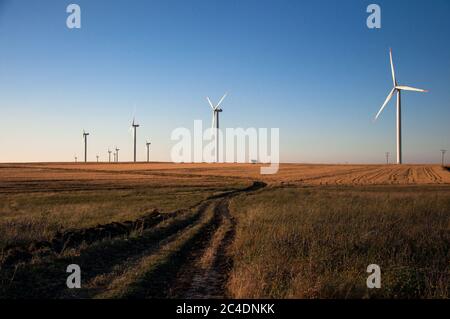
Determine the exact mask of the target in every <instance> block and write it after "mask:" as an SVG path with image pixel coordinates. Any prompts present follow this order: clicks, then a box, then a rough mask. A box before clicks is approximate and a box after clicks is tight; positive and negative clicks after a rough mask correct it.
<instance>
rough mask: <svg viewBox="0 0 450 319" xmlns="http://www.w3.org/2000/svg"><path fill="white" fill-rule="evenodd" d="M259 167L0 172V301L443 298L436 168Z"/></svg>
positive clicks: (445, 278)
mask: <svg viewBox="0 0 450 319" xmlns="http://www.w3.org/2000/svg"><path fill="white" fill-rule="evenodd" d="M259 169H260V165H258V164H172V163H136V164H134V163H120V164H117V163H114V164H106V163H98V164H97V163H88V164H84V163H29V164H0V267H1V268H0V298H37V297H41V298H155V297H159V298H172V297H183V298H214V297H234V298H261V297H264V298H448V296H449V284H448V283H449V282H450V272H449V267H448V266H449V262H450V252H449V247H450V172H449V170H448V169H446V168H443V167H441V166H438V165H401V166H397V165H318V164H281V165H280V169H279V172H278V173H277V174H274V175H260V171H259ZM255 182H257V183H255ZM71 263H75V264H79V265H80V267H81V269H82V271H83V286H82V289H76V290H69V289H67V287H66V286H65V280H66V276H67V274H66V272H65V267H66V266H67V265H68V264H71ZM372 263H375V264H379V265H380V267H381V269H382V288H381V289H367V287H366V283H365V280H366V278H367V276H368V274H367V273H366V267H367V265H369V264H372Z"/></svg>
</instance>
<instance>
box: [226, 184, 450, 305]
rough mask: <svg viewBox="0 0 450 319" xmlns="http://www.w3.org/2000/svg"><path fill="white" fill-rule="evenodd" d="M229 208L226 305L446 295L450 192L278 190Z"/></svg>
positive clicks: (241, 200)
mask: <svg viewBox="0 0 450 319" xmlns="http://www.w3.org/2000/svg"><path fill="white" fill-rule="evenodd" d="M231 207H232V211H233V212H234V214H235V216H236V219H237V220H238V228H237V236H236V240H235V243H234V248H233V254H234V256H235V264H234V269H233V271H232V273H231V279H230V282H229V290H230V293H231V295H232V297H236V298H368V297H383V298H404V297H407V298H448V297H449V289H450V286H449V283H450V272H449V267H448V266H449V261H450V250H449V249H450V188H445V189H442V188H424V187H421V188H417V187H413V188H404V187H402V188H398V187H397V188H394V187H372V188H360V189H355V188H275V189H268V190H264V191H262V192H261V193H259V194H255V195H252V196H249V197H247V198H235V199H234V200H233V205H232V206H231ZM369 264H378V265H379V266H380V267H381V271H382V289H379V290H378V289H373V290H370V289H367V287H366V279H367V276H368V274H367V273H366V268H367V266H368V265H369Z"/></svg>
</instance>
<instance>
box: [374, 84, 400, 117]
mask: <svg viewBox="0 0 450 319" xmlns="http://www.w3.org/2000/svg"><path fill="white" fill-rule="evenodd" d="M395 90H396V89H395V88H393V89H392V91H391V92H390V93H389V95H388V96H387V98H386V101H384V103H383V105H382V106H381V108H380V110H379V111H378V113H377V115H376V116H375V120H376V119H377V118H378V116H379V115H380V114H381V112H383V109H384V108H385V107H386V105H387V104H388V102H389V101H390V99H391V98H392V96H393V95H394V93H395Z"/></svg>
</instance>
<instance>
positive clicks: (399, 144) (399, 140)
mask: <svg viewBox="0 0 450 319" xmlns="http://www.w3.org/2000/svg"><path fill="white" fill-rule="evenodd" d="M389 58H390V61H391V72H392V82H393V84H394V87H393V88H392V90H391V92H390V93H389V94H388V96H387V98H386V100H385V101H384V103H383V105H382V106H381V108H380V110H379V111H378V113H377V115H376V116H375V120H376V119H377V118H378V116H379V115H380V114H381V112H382V111H383V109H384V108H385V106H386V105H387V104H388V102H389V101H390V100H391V98H392V96H394V93H397V164H401V163H402V110H401V91H415V92H428V91H427V90H422V89H416V88H413V87H410V86H405V85H398V84H397V80H396V78H395V70H394V62H393V60H392V49H390V50H389Z"/></svg>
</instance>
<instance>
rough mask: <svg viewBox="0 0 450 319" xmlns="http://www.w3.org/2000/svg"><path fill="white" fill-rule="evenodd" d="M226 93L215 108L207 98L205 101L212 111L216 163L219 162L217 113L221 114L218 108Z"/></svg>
mask: <svg viewBox="0 0 450 319" xmlns="http://www.w3.org/2000/svg"><path fill="white" fill-rule="evenodd" d="M227 94H228V93H225V94H224V95H223V96H222V98H221V99H220V101H219V103H217V105H216V106H214V105H213V104H212V103H211V100H210V99H209V97H206V99H207V100H208V103H209V106H211V109H212V111H213V116H212V125H211V128H212V130H213V132H214V139H215V157H216V158H215V161H216V163H218V162H219V113H220V112H222V109H221V108H219V106H220V104H222V102H223V100H224V99H225V98H226V96H227Z"/></svg>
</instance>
